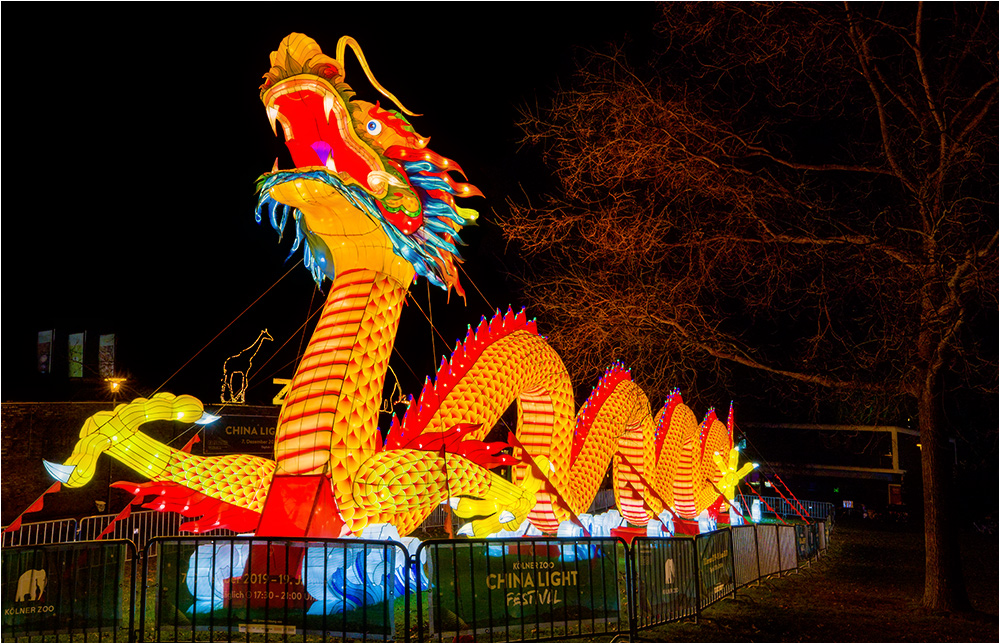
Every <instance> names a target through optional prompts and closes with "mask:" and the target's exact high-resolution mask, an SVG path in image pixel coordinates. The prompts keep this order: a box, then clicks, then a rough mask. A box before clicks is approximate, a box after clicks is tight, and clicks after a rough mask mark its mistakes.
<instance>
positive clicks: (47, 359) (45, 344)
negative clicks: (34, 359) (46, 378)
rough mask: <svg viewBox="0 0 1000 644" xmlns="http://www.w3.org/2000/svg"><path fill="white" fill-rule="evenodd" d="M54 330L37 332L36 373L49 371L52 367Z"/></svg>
mask: <svg viewBox="0 0 1000 644" xmlns="http://www.w3.org/2000/svg"><path fill="white" fill-rule="evenodd" d="M53 335H55V331H53V330H51V329H50V330H48V331H39V332H38V373H49V372H50V371H51V369H52V336H53Z"/></svg>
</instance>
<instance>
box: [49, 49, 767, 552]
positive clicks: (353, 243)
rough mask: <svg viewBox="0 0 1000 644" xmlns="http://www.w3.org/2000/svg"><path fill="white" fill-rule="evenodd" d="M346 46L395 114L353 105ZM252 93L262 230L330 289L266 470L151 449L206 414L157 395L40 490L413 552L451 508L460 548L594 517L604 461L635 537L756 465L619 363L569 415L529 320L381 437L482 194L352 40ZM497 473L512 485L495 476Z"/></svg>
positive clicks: (492, 337) (504, 333)
mask: <svg viewBox="0 0 1000 644" xmlns="http://www.w3.org/2000/svg"><path fill="white" fill-rule="evenodd" d="M348 47H350V48H351V49H352V50H353V51H354V52H355V54H356V55H357V57H358V58H359V60H360V62H361V64H362V67H363V68H364V70H365V73H366V75H367V77H368V79H369V80H370V81H371V84H372V85H373V86H374V87H375V88H376V89H377V90H378V91H379V92H380V93H381V94H382V95H383V97H384V98H385V99H386V100H387V101H388V103H390V104H391V105H387V106H383V105H382V104H381V101H380V102H376V103H374V104H373V103H369V102H366V101H362V100H359V99H356V98H355V97H354V92H353V90H352V89H351V87H350V86H349V85H348V84H347V83H346V81H345V68H344V60H345V55H346V53H347V48H348ZM260 96H261V100H262V101H263V103H264V108H265V110H266V112H267V115H268V118H269V120H270V123H271V126H272V128H274V130H275V134H276V135H277V133H278V128H279V127H280V129H281V131H282V132H283V134H284V138H285V143H286V145H287V147H288V150H289V151H290V152H291V156H292V159H293V162H294V164H295V167H294V168H292V169H289V170H283V169H278V167H277V163H276V164H275V168H274V169H273V170H272V171H271V172H268V173H266V174H265V175H263V176H262V177H261V178H260V179H259V181H258V189H259V203H258V207H257V219H258V221H261V220H262V219H263V218H267V219H268V220H269V222H270V224H271V226H273V227H274V228H275V229H276V230H277V231H278V233H279V235H281V234H282V233H285V232H288V231H289V230H294V240H293V242H292V251H293V252H294V251H296V250H298V249H300V248H301V249H302V252H303V254H304V261H305V266H306V267H307V268H308V270H309V272H310V273H311V274H312V276H313V278H314V279H315V280H316V282H317V283H323V282H324V281H325V280H330V281H331V282H332V284H331V285H330V286H329V289H328V290H329V295H328V297H327V300H326V303H325V305H324V308H323V311H322V315H321V317H320V318H319V321H318V323H317V324H316V328H315V331H314V333H313V335H312V338H311V339H310V341H309V344H308V347H307V348H306V350H305V353H304V355H303V357H302V359H301V362H300V363H299V365H298V367H297V369H296V372H295V376H294V378H293V380H292V384H291V387H290V390H289V393H288V394H287V396H286V398H285V401H284V405H283V407H282V409H281V412H280V417H279V420H278V426H277V432H276V435H275V442H274V460H273V461H272V460H268V459H264V458H260V457H255V456H244V455H233V456H223V457H212V458H205V457H199V456H195V455H192V454H189V453H187V452H186V451H184V450H176V449H173V448H171V447H169V446H167V445H164V444H162V443H159V442H158V441H155V440H153V439H152V438H151V437H149V436H147V435H145V434H143V433H142V432H141V431H139V429H138V428H139V426H140V425H141V424H142V423H144V422H146V421H148V420H152V419H182V420H193V419H196V418H199V417H201V416H202V411H203V410H202V405H201V403H200V402H199V401H198V400H196V399H195V398H192V397H191V396H178V397H174V396H172V395H170V394H159V395H157V396H154V397H152V398H150V399H149V400H145V399H139V400H136V401H134V402H132V403H129V404H127V405H121V406H119V407H118V408H117V409H116V410H115V411H114V412H102V413H100V414H98V415H96V416H95V417H93V418H92V419H90V420H89V421H88V422H87V424H85V426H84V427H83V430H82V431H81V440H80V442H79V443H78V445H77V447H76V449H75V450H74V452H73V454H72V456H71V457H70V458H69V460H68V461H66V463H65V464H63V465H55V464H51V463H48V464H47V467H49V470H50V472H51V473H52V474H53V476H55V477H56V478H58V479H59V480H61V481H63V482H64V483H65V484H66V485H68V486H69V487H74V486H79V485H82V484H84V483H85V482H87V481H88V480H89V479H90V478H91V477H92V476H93V473H94V463H95V462H96V459H97V457H98V455H99V454H101V453H105V454H107V455H108V456H111V457H113V458H116V459H118V460H119V461H121V462H122V463H124V464H126V465H128V466H129V467H131V468H132V469H133V470H135V471H136V472H137V473H139V474H141V475H143V476H145V477H146V478H148V479H149V481H148V482H146V483H141V484H125V483H122V484H116V485H119V486H120V487H124V488H126V489H129V490H130V491H132V492H134V493H135V494H137V496H138V497H148V496H153V497H154V499H153V500H152V501H149V502H147V503H146V506H147V507H151V508H155V509H159V510H163V511H175V512H179V513H181V514H183V515H184V516H186V517H189V518H190V519H191V521H189V522H188V523H187V524H185V525H184V526H183V527H184V528H186V529H188V530H192V531H196V532H197V531H203V530H207V529H212V528H220V527H229V528H231V529H234V530H237V531H241V532H242V531H253V532H255V533H256V534H257V535H258V536H284V537H330V536H333V537H336V536H346V535H349V534H354V535H359V534H361V533H362V531H363V530H364V529H365V528H366V527H368V526H370V525H375V524H392V525H393V526H395V528H396V529H397V530H398V532H399V534H401V535H405V534H408V533H409V532H411V531H412V530H414V529H415V528H416V527H417V526H419V525H420V524H421V522H422V521H423V520H424V519H425V518H426V517H427V516H428V515H429V514H430V513H431V511H432V510H433V509H434V508H435V507H437V506H438V505H440V504H441V503H443V502H446V501H448V500H456V499H457V502H456V503H455V512H456V514H457V515H458V516H459V517H463V518H465V519H468V520H469V524H468V525H467V532H468V533H470V534H474V535H476V536H484V535H489V534H492V533H496V532H498V531H500V530H502V529H507V530H514V529H517V528H518V527H519V526H522V524H523V522H524V521H525V520H527V521H530V522H531V524H533V525H534V526H535V527H537V528H538V529H539V530H541V531H542V532H544V533H553V532H555V531H556V530H557V529H558V527H559V525H560V523H562V522H564V521H568V520H574V519H575V518H576V516H577V515H578V514H580V513H582V512H584V511H586V510H587V508H588V507H589V506H590V504H591V501H592V500H593V498H594V497H595V495H596V493H597V491H598V489H599V486H600V484H601V482H602V480H603V478H604V475H605V472H606V471H607V468H608V465H609V464H611V466H612V469H613V482H614V492H615V499H616V501H617V505H618V508H619V511H620V512H621V514H622V515H623V516H624V517H625V518H626V519H628V521H629V522H631V523H633V524H636V525H640V526H642V525H646V524H647V523H648V522H649V521H650V520H651V519H653V518H655V517H657V516H658V515H660V514H661V513H662V512H664V511H669V512H671V513H672V514H673V515H675V516H676V517H678V518H682V519H693V518H694V517H696V516H697V515H698V514H699V513H701V512H703V511H705V510H706V509H712V508H718V506H719V505H720V504H721V503H723V502H724V498H725V497H726V496H728V497H729V498H730V499H731V498H732V490H733V488H734V486H735V484H736V483H737V482H738V480H739V478H740V477H741V476H743V475H744V474H745V473H746V472H747V471H748V469H749V466H745V467H744V468H740V469H737V459H736V458H735V451H734V450H733V437H732V429H733V426H732V414H731V412H730V418H729V423H728V424H724V423H723V422H721V421H720V420H719V419H717V418H716V415H715V413H714V412H709V413H708V415H707V417H706V418H705V419H704V420H703V421H702V422H698V420H697V419H696V418H695V416H694V413H693V412H692V411H691V409H689V408H688V407H687V406H685V405H684V404H683V402H682V401H681V396H680V394H679V393H674V394H673V395H672V396H671V397H670V398H669V400H667V401H666V403H665V405H664V406H663V407H662V409H660V410H659V411H658V412H657V413H655V415H654V414H653V413H651V411H650V406H649V403H648V401H647V398H646V396H645V395H644V394H643V392H642V391H641V390H640V389H639V388H638V387H637V385H635V384H634V383H633V382H632V379H631V376H630V374H629V372H628V371H627V370H626V369H625V368H624V367H622V366H621V365H617V364H616V365H614V366H612V367H611V368H610V369H609V370H608V371H607V373H606V374H605V376H604V377H603V378H602V379H601V381H600V383H599V384H598V385H597V387H595V388H594V391H593V393H592V394H591V395H590V397H589V398H588V399H587V401H586V402H585V403H584V405H583V406H582V407H581V408H580V410H579V412H578V413H575V414H574V399H573V388H572V384H571V382H570V381H569V378H568V376H567V372H566V369H565V367H564V366H563V363H562V361H561V360H560V358H559V356H558V355H557V354H556V353H555V351H554V350H553V349H552V348H551V347H550V346H549V345H548V344H547V343H546V341H545V340H544V339H543V338H542V337H541V336H540V335H539V334H538V331H537V330H536V328H535V323H534V322H533V321H530V320H528V319H527V317H526V316H525V314H524V312H523V311H522V312H520V313H517V314H515V313H513V312H510V311H508V312H507V313H506V314H500V313H498V314H497V315H496V316H495V317H494V318H493V319H491V320H488V321H487V320H485V319H484V320H483V321H482V322H481V323H480V324H479V325H478V326H477V327H476V328H475V329H472V330H471V331H470V332H469V334H468V337H466V339H465V340H464V341H463V342H460V343H459V344H458V345H457V346H456V348H455V351H454V353H452V355H451V357H450V358H448V359H447V360H445V361H443V362H442V364H441V367H440V369H439V371H438V373H437V374H436V376H435V378H434V380H433V381H431V380H430V379H429V380H428V381H427V383H426V384H425V386H424V388H423V391H422V392H421V393H420V395H419V397H418V398H417V399H415V400H414V399H412V398H411V399H410V402H409V406H408V409H407V411H406V413H405V415H404V417H403V418H402V419H399V418H395V419H394V420H393V422H392V426H391V428H390V429H389V431H388V435H387V438H386V439H385V440H384V441H383V439H382V434H381V432H380V430H379V427H378V424H377V420H378V415H379V409H380V404H381V399H382V395H383V388H384V385H385V378H386V371H387V368H388V362H389V356H390V353H391V351H392V347H393V342H394V339H395V336H396V330H397V326H398V324H399V319H400V312H401V307H402V305H403V301H404V298H405V297H406V294H407V290H408V289H409V287H410V285H411V284H412V283H413V282H414V280H415V279H419V278H423V279H426V280H428V281H429V282H430V283H432V284H434V285H436V286H439V287H441V288H444V289H455V290H456V291H458V292H459V293H461V286H460V285H459V282H458V275H457V271H456V262H457V261H460V258H459V254H458V249H457V246H458V245H459V244H460V243H461V240H460V237H459V235H460V232H461V230H462V227H463V225H465V224H467V223H469V222H470V221H472V220H474V219H475V218H476V216H477V213H476V211H475V210H472V209H469V208H465V207H462V206H460V205H459V200H460V199H464V198H468V197H472V196H481V195H480V192H479V191H478V190H477V189H476V188H475V187H473V186H472V185H470V184H468V183H465V182H464V181H465V177H464V173H463V171H462V169H461V168H460V167H459V166H458V164H456V163H455V162H453V161H451V160H449V159H447V158H445V157H443V156H441V155H440V154H437V153H435V152H433V151H431V150H430V149H429V148H428V147H427V139H426V138H424V137H422V136H420V135H419V134H417V133H416V132H415V130H414V128H413V126H412V125H411V124H410V122H409V120H408V119H407V116H408V115H409V116H414V115H413V114H412V113H411V112H409V111H408V110H406V109H405V108H404V107H403V106H402V105H401V104H400V102H399V101H398V100H397V99H396V98H395V97H394V96H393V95H392V94H391V93H389V92H388V91H386V90H385V89H384V88H382V86H381V85H379V84H378V82H377V81H376V80H375V78H374V76H373V75H372V72H371V71H370V69H369V67H368V65H367V64H366V62H365V59H364V56H363V54H362V53H361V50H360V47H358V45H357V43H356V42H355V41H354V40H353V39H351V38H348V37H344V38H342V39H341V40H340V42H339V44H338V47H337V52H336V56H335V57H332V58H331V57H330V56H328V55H326V54H324V53H323V52H322V51H321V50H320V47H319V46H318V45H317V44H316V42H314V41H313V40H312V39H310V38H308V37H306V36H304V35H302V34H291V35H290V36H288V37H287V38H285V39H284V40H283V41H282V42H281V44H280V45H279V47H278V49H277V50H276V51H274V52H272V53H271V67H270V69H269V70H268V72H267V73H266V74H265V75H264V83H263V85H262V86H261V94H260ZM397 108H398V109H397ZM515 402H516V404H517V421H518V422H517V429H516V432H514V433H512V434H511V436H510V438H509V446H511V447H514V449H513V454H512V455H500V454H499V452H500V451H501V449H503V448H505V447H508V443H484V442H483V439H484V437H485V436H486V434H487V433H488V432H489V430H490V429H491V428H492V427H493V425H494V424H495V423H496V422H497V421H498V420H499V418H500V416H501V414H502V413H503V412H504V410H506V409H507V408H508V406H510V405H511V404H512V403H515ZM203 420H209V421H210V420H211V419H210V418H208V419H203ZM727 425H728V426H727ZM500 465H507V466H510V467H511V472H512V476H511V480H507V479H505V478H504V477H501V476H500V475H498V474H496V473H494V472H493V471H492V469H495V468H496V467H497V466H500Z"/></svg>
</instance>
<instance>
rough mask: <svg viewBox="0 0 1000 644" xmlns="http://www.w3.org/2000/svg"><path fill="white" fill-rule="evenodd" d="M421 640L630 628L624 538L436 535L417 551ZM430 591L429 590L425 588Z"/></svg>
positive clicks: (601, 632)
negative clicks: (421, 570)
mask: <svg viewBox="0 0 1000 644" xmlns="http://www.w3.org/2000/svg"><path fill="white" fill-rule="evenodd" d="M417 558H418V560H420V561H426V570H427V576H426V578H423V577H422V578H421V579H420V581H419V590H420V592H418V593H417V619H418V622H417V640H418V641H421V642H425V641H426V642H441V641H449V642H451V641H480V640H483V641H488V642H492V641H511V640H517V639H519V640H536V639H554V638H567V637H579V636H581V635H587V636H595V635H619V634H627V633H629V632H630V623H631V615H630V611H629V607H630V602H629V590H628V589H629V587H630V570H629V558H628V556H627V545H626V543H625V541H624V540H622V539H619V538H613V537H608V538H579V539H566V538H561V539H560V538H548V539H546V538H524V539H518V538H512V539H462V540H454V539H449V540H434V541H428V542H426V543H424V544H421V546H420V547H419V548H418V550H417ZM423 591H427V592H426V597H425V593H424V592H423Z"/></svg>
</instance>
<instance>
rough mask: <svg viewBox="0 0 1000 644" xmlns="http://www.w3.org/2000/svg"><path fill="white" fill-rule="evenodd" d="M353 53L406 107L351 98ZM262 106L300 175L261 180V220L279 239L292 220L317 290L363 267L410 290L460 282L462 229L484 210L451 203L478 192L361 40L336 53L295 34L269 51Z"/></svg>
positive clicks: (282, 173)
mask: <svg viewBox="0 0 1000 644" xmlns="http://www.w3.org/2000/svg"><path fill="white" fill-rule="evenodd" d="M348 46H349V47H350V48H351V49H352V50H353V51H354V52H355V54H356V55H357V57H358V59H359V61H360V62H361V65H362V67H363V68H364V70H365V73H366V75H367V76H368V79H369V80H370V81H371V83H372V85H373V86H374V87H375V88H376V89H377V90H378V91H379V92H380V93H382V94H383V95H384V96H385V97H386V98H388V99H389V100H390V101H391V102H392V103H393V104H395V105H396V107H398V108H399V110H395V109H384V108H382V106H381V105H380V103H375V104H372V103H368V102H366V101H362V100H356V99H355V98H354V92H353V90H352V89H351V87H350V86H349V85H348V84H347V83H346V82H345V80H344V74H345V72H344V57H345V53H346V49H347V47H348ZM260 97H261V101H263V103H264V106H265V108H266V109H267V114H268V118H269V119H270V122H271V127H272V129H273V130H274V132H275V136H277V124H279V123H280V124H281V128H282V130H283V132H284V136H285V145H286V146H287V147H288V150H289V152H290V153H291V155H292V160H293V162H294V164H295V166H296V167H295V168H294V169H292V170H279V169H278V168H277V162H275V167H274V169H273V170H272V171H271V172H269V173H266V174H264V175H262V176H261V177H260V178H259V179H258V183H257V189H258V195H259V198H258V204H257V221H258V222H259V221H260V220H261V215H262V212H264V211H268V212H269V216H270V221H271V225H272V226H273V227H274V228H275V229H276V230H277V231H278V233H279V238H280V235H281V234H282V233H283V232H284V230H285V227H286V224H287V223H288V220H289V215H291V218H292V220H293V221H294V224H295V240H294V242H293V244H292V252H293V253H294V252H295V251H296V250H297V249H298V248H299V246H300V245H302V244H303V242H304V244H305V248H304V250H303V253H304V256H305V263H306V267H307V268H308V269H309V271H310V273H311V274H312V276H313V279H315V280H316V282H317V284H321V283H322V281H323V279H324V278H330V279H333V278H334V277H335V275H336V272H337V271H344V270H348V269H354V268H366V269H371V270H376V271H379V272H383V273H387V274H390V275H393V276H394V277H397V278H398V279H400V280H401V281H403V282H404V283H406V284H409V282H410V280H412V279H413V277H414V275H418V276H424V277H425V278H427V279H428V280H430V281H431V282H432V283H434V284H436V285H437V286H440V287H442V288H445V289H446V290H447V289H449V288H451V287H454V288H455V289H456V291H457V292H458V293H459V294H462V290H461V287H460V286H459V284H458V275H457V270H456V267H455V262H456V261H461V257H460V256H459V254H458V248H457V245H458V244H461V243H462V242H461V239H460V238H459V234H458V233H459V231H460V230H461V228H462V226H463V225H465V224H468V223H471V222H472V221H474V220H475V219H476V217H477V216H478V214H477V213H476V211H475V210H472V209H469V208H462V207H460V206H458V205H456V203H455V197H471V196H482V193H480V192H479V190H477V189H476V188H475V187H474V186H472V185H469V184H467V183H458V182H456V181H454V180H453V179H452V178H451V177H450V176H449V173H450V172H457V173H459V174H460V175H461V176H462V178H463V179H464V176H465V175H464V172H462V169H461V168H460V167H459V166H458V165H457V164H456V163H455V162H453V161H451V160H449V159H446V158H444V157H442V156H440V155H438V154H436V153H434V152H432V151H430V150H429V149H427V139H426V138H424V137H422V136H420V135H419V134H417V133H416V132H415V131H414V130H413V127H412V126H411V125H410V123H409V121H408V120H407V118H406V116H405V115H406V114H409V115H411V116H415V115H414V114H413V113H412V112H410V111H408V110H406V108H404V107H403V106H402V105H401V104H400V103H399V101H398V100H397V99H396V97H395V96H393V95H392V94H390V93H389V92H387V91H386V90H385V89H384V88H382V87H381V86H380V85H379V84H378V82H377V81H376V80H375V78H374V76H373V75H372V73H371V70H370V69H369V67H368V64H367V62H366V61H365V58H364V55H363V53H362V52H361V48H360V47H359V46H358V44H357V43H356V42H355V41H354V40H353V39H352V38H349V37H347V36H344V37H343V38H341V39H340V41H339V43H338V45H337V56H336V58H331V57H329V56H327V55H325V54H324V53H323V52H322V50H321V49H320V47H319V45H317V44H316V42H315V41H314V40H312V39H311V38H309V37H307V36H305V35H303V34H296V33H293V34H291V35H289V36H287V37H286V38H285V39H284V40H282V41H281V44H280V45H279V46H278V49H277V50H276V51H274V52H271V68H270V70H268V72H267V73H266V74H264V83H263V84H262V85H261V92H260Z"/></svg>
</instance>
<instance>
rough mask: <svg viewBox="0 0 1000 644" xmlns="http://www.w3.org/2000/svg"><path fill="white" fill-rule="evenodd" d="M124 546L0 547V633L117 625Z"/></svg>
mask: <svg viewBox="0 0 1000 644" xmlns="http://www.w3.org/2000/svg"><path fill="white" fill-rule="evenodd" d="M125 547H126V545H125V543H123V542H113V541H109V542H104V543H99V544H98V543H68V544H58V545H44V546H37V547H32V546H26V547H19V548H5V549H4V550H3V551H2V553H0V556H2V570H3V572H2V575H3V577H2V578H3V582H2V587H3V591H2V592H3V628H4V631H5V632H4V635H5V636H7V635H8V634H10V635H11V636H14V637H21V636H32V635H44V634H51V633H66V632H75V631H82V630H85V629H86V630H92V629H96V630H112V629H115V628H117V627H118V626H120V622H121V618H122V612H121V608H122V596H121V592H122V591H121V589H122V587H123V582H124V576H125V568H126V566H125ZM5 639H6V637H5Z"/></svg>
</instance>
